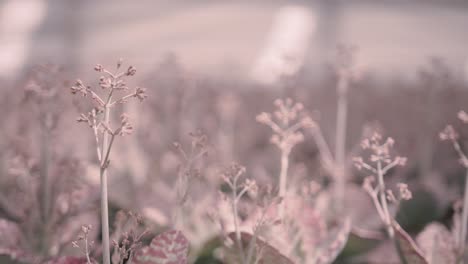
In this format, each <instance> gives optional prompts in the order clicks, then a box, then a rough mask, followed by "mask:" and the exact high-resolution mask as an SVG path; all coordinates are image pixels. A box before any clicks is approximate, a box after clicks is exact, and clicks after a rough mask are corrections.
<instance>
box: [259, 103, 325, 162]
mask: <svg viewBox="0 0 468 264" xmlns="http://www.w3.org/2000/svg"><path fill="white" fill-rule="evenodd" d="M274 104H275V106H276V108H277V110H276V111H274V112H273V113H265V112H263V113H261V114H259V115H258V116H257V118H256V119H257V122H259V123H262V124H265V125H267V126H269V127H270V128H271V129H272V130H273V132H274V134H273V136H272V137H271V142H272V143H273V144H275V145H276V146H278V148H280V149H281V150H282V151H285V152H287V153H289V152H290V151H291V149H292V148H293V147H294V146H295V145H296V144H298V143H300V142H302V141H304V135H303V134H302V133H301V132H300V131H299V130H300V129H302V128H307V127H314V126H316V124H315V122H314V121H313V120H312V119H311V118H310V117H308V116H306V115H305V114H304V113H303V109H304V106H303V105H302V104H301V103H294V102H293V100H292V99H290V98H287V99H286V100H281V99H277V100H275V102H274Z"/></svg>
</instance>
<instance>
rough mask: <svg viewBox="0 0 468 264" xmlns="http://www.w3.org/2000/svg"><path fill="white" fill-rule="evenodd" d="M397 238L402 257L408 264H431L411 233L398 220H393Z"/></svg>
mask: <svg viewBox="0 0 468 264" xmlns="http://www.w3.org/2000/svg"><path fill="white" fill-rule="evenodd" d="M392 226H393V229H394V230H395V238H396V243H397V246H398V247H399V251H400V253H401V257H403V258H405V262H406V263H408V264H429V262H428V260H427V259H426V257H425V256H424V254H423V252H422V251H421V249H420V248H419V247H418V245H416V243H415V242H414V241H413V239H412V238H411V236H410V235H408V233H406V231H405V230H403V228H401V226H400V225H399V224H398V223H397V222H396V221H392Z"/></svg>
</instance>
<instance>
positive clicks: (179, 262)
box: [132, 230, 189, 264]
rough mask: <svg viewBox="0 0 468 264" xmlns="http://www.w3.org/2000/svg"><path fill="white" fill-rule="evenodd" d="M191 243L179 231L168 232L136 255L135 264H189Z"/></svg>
mask: <svg viewBox="0 0 468 264" xmlns="http://www.w3.org/2000/svg"><path fill="white" fill-rule="evenodd" d="M188 253H189V242H188V240H187V238H186V237H185V236H184V235H183V234H182V232H181V231H179V230H168V231H166V232H163V233H161V234H159V235H158V236H156V237H155V238H153V240H152V241H151V244H150V245H149V246H145V247H143V248H142V249H141V250H139V251H138V252H137V253H136V254H135V258H134V260H133V261H132V263H134V264H187V257H188Z"/></svg>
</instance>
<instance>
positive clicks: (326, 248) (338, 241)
mask: <svg viewBox="0 0 468 264" xmlns="http://www.w3.org/2000/svg"><path fill="white" fill-rule="evenodd" d="M350 231H351V220H350V219H349V218H346V220H345V221H344V222H343V223H342V224H341V225H340V226H339V227H338V229H336V230H335V231H334V232H333V231H332V232H329V234H328V239H326V240H325V243H324V244H323V246H321V247H320V248H319V249H318V254H317V255H316V256H317V257H316V261H315V262H314V263H316V264H325V263H332V262H333V261H334V260H335V259H336V257H338V255H339V254H340V252H341V251H342V250H343V248H344V247H345V245H346V243H347V242H348V236H349V232H350Z"/></svg>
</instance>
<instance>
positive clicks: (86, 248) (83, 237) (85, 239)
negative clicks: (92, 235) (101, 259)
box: [72, 225, 95, 264]
mask: <svg viewBox="0 0 468 264" xmlns="http://www.w3.org/2000/svg"><path fill="white" fill-rule="evenodd" d="M92 228H93V227H92V226H91V225H83V226H81V234H80V235H78V239H77V240H75V241H72V245H73V247H75V248H79V249H81V250H82V253H83V255H85V257H86V264H93V263H95V262H94V260H92V258H91V249H92V247H93V245H94V241H90V240H89V231H91V229H92ZM80 244H82V245H81V246H80Z"/></svg>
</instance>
